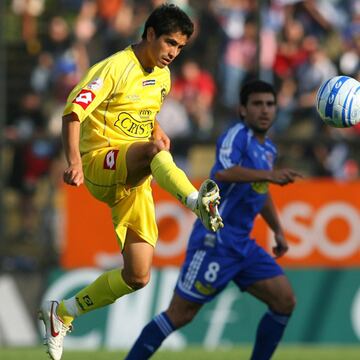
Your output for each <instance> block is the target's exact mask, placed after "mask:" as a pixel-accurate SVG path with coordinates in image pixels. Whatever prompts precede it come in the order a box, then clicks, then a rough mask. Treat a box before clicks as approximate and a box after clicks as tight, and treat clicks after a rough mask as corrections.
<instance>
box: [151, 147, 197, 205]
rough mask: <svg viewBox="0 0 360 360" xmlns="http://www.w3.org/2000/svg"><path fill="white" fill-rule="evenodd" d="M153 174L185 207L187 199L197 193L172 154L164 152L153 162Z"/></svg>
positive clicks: (157, 155)
mask: <svg viewBox="0 0 360 360" xmlns="http://www.w3.org/2000/svg"><path fill="white" fill-rule="evenodd" d="M150 167H151V172H152V175H153V177H154V179H155V180H156V182H157V183H158V184H159V185H160V186H161V187H162V188H163V189H165V190H166V191H167V192H169V193H170V194H171V195H173V196H174V197H176V198H177V199H179V200H180V201H181V202H182V203H183V204H184V205H187V204H186V199H187V197H188V196H189V195H190V194H192V193H197V190H196V188H195V187H194V185H193V184H192V183H191V182H190V181H189V179H188V178H187V176H186V174H185V173H184V172H183V171H182V170H181V169H180V168H178V167H177V166H176V164H175V163H174V160H173V158H172V156H171V154H170V153H169V152H168V151H165V150H162V151H160V152H158V153H157V154H156V155H155V156H154V158H153V159H152V161H151V164H150Z"/></svg>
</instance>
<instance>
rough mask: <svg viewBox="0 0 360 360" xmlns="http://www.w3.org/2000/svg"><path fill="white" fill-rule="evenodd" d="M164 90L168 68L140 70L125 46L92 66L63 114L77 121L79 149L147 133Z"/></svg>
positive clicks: (141, 137) (166, 89) (113, 143)
mask: <svg viewBox="0 0 360 360" xmlns="http://www.w3.org/2000/svg"><path fill="white" fill-rule="evenodd" d="M169 91H170V71H169V69H168V68H167V67H165V68H163V69H161V68H158V67H155V68H154V69H153V71H152V72H151V73H148V72H146V71H145V70H144V69H143V67H142V66H141V64H140V62H139V60H138V59H137V57H136V55H135V53H134V51H133V50H132V47H131V46H129V47H127V48H126V49H124V50H122V51H119V52H117V53H115V54H114V55H112V56H110V57H108V58H106V59H104V60H102V61H100V62H99V63H97V64H95V65H94V66H92V67H91V68H90V69H89V70H88V72H87V74H86V75H85V76H84V78H83V79H82V80H81V81H80V82H79V83H78V85H77V86H76V87H75V88H74V89H73V90H72V91H71V93H70V95H69V97H68V99H67V104H66V106H65V109H64V115H68V114H70V113H72V112H74V113H76V115H77V116H78V118H79V120H80V122H81V125H80V129H81V133H80V152H81V154H82V155H83V154H85V153H88V152H91V151H93V150H97V149H101V148H105V147H114V146H116V145H117V144H119V143H123V142H133V141H139V140H143V141H144V140H147V139H149V137H150V136H151V133H152V130H153V128H154V121H155V116H156V114H157V113H158V112H159V111H160V107H161V104H162V102H163V100H164V98H165V96H166V95H167V94H168V93H169Z"/></svg>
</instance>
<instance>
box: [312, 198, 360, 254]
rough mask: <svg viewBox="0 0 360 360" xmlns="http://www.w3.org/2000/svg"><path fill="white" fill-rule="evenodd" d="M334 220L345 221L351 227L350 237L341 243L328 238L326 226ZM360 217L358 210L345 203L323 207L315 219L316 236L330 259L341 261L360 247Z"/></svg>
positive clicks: (320, 247)
mask: <svg viewBox="0 0 360 360" xmlns="http://www.w3.org/2000/svg"><path fill="white" fill-rule="evenodd" d="M332 219H343V220H344V221H346V223H347V224H348V226H349V235H348V237H347V238H346V239H343V240H342V241H341V242H339V243H337V242H336V243H334V242H332V241H331V240H330V239H329V238H328V237H327V236H326V231H325V230H326V226H327V224H329V222H330V221H331V220H332ZM359 225H360V216H359V213H358V212H357V210H356V209H354V208H353V207H352V206H350V205H349V204H346V203H343V202H335V203H329V204H328V205H327V206H324V207H322V208H321V209H320V210H319V211H318V213H317V215H316V218H315V219H314V236H316V241H317V245H318V247H319V249H320V250H321V251H322V252H323V253H324V254H325V255H326V256H328V257H330V258H333V259H341V258H345V257H347V256H350V255H351V254H353V253H354V252H356V250H357V249H359V247H360V226H359Z"/></svg>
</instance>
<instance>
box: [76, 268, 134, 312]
mask: <svg viewBox="0 0 360 360" xmlns="http://www.w3.org/2000/svg"><path fill="white" fill-rule="evenodd" d="M133 291H134V289H133V288H131V287H130V286H129V285H128V284H126V283H125V281H124V280H123V277H122V274H121V269H114V270H111V271H107V272H105V273H103V274H102V275H100V276H99V277H98V278H97V279H96V280H95V281H94V282H93V283H91V284H90V285H88V286H87V287H85V288H84V289H82V290H80V291H79V292H78V293H77V294H76V295H75V299H76V304H77V306H78V308H79V314H84V313H87V312H88V311H92V310H95V309H98V308H100V307H103V306H106V305H109V304H112V303H113V302H114V301H115V300H117V299H118V298H119V297H121V296H123V295H126V294H129V293H131V292H133Z"/></svg>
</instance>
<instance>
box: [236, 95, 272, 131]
mask: <svg viewBox="0 0 360 360" xmlns="http://www.w3.org/2000/svg"><path fill="white" fill-rule="evenodd" d="M240 112H241V114H242V116H243V118H244V120H245V122H246V123H247V124H248V126H249V127H250V128H251V129H252V130H253V131H254V132H255V133H266V132H267V131H268V130H269V129H270V127H271V125H272V124H273V122H274V119H275V113H276V103H275V98H274V95H273V94H271V93H253V94H250V95H249V98H248V101H247V104H246V106H241V107H240Z"/></svg>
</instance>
